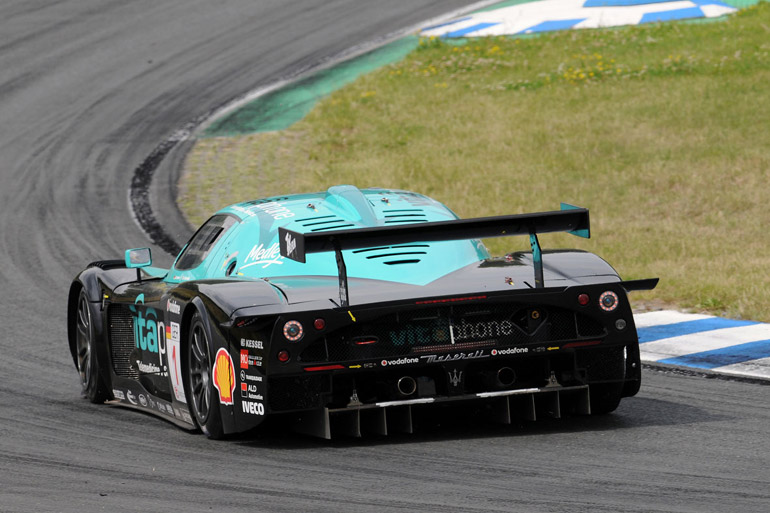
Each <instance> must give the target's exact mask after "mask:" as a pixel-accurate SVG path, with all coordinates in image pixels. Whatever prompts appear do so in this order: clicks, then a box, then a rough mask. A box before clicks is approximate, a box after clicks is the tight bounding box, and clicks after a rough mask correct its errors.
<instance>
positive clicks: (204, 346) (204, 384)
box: [187, 312, 224, 439]
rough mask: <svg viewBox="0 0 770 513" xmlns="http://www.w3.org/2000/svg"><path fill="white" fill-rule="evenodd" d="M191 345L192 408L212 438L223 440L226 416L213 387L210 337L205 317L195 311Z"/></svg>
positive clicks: (189, 344) (189, 362) (188, 380)
mask: <svg viewBox="0 0 770 513" xmlns="http://www.w3.org/2000/svg"><path fill="white" fill-rule="evenodd" d="M188 334H189V335H188V336H189V340H188V343H187V388H188V390H189V392H190V393H189V396H188V397H189V399H188V403H189V404H188V406H189V408H190V411H191V412H192V414H193V417H194V418H195V422H196V423H197V424H198V426H199V427H200V428H201V431H203V432H204V433H205V434H206V436H208V437H209V438H215V439H219V438H222V437H223V436H224V430H223V429H222V416H221V413H220V411H219V404H218V403H215V402H214V399H215V397H217V393H216V390H215V389H214V384H213V374H212V367H213V362H212V360H211V351H210V347H209V336H208V331H207V329H206V325H205V324H204V322H203V317H202V316H201V314H200V313H199V312H195V314H194V315H193V317H192V319H191V321H190V329H189V330H188Z"/></svg>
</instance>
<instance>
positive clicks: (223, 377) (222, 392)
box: [212, 348, 235, 406]
mask: <svg viewBox="0 0 770 513" xmlns="http://www.w3.org/2000/svg"><path fill="white" fill-rule="evenodd" d="M212 374H213V375H214V380H213V381H214V387H216V389H217V391H218V392H219V402H220V403H221V404H224V405H225V406H232V404H233V392H235V373H234V365H233V359H232V358H231V357H230V353H228V352H227V350H226V349H225V348H220V349H219V351H217V356H216V358H214V368H213V369H212Z"/></svg>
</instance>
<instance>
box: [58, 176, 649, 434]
mask: <svg viewBox="0 0 770 513" xmlns="http://www.w3.org/2000/svg"><path fill="white" fill-rule="evenodd" d="M559 231H563V232H569V233H572V234H574V235H577V236H580V237H588V236H589V217H588V211H587V210H586V209H582V208H577V207H572V206H569V205H562V209H561V210H558V211H552V212H541V213H532V214H518V215H505V216H496V217H485V218H477V219H458V218H457V216H456V215H455V214H454V213H453V212H452V211H451V210H449V209H448V208H447V207H446V206H444V205H442V204H441V203H439V202H437V201H435V200H433V199H431V198H428V197H426V196H423V195H421V194H416V193H413V192H408V191H402V190H386V189H365V190H359V189H357V188H355V187H353V186H337V187H332V188H330V189H329V190H328V191H325V192H321V193H316V194H297V195H290V196H281V197H272V198H266V199H261V200H256V201H249V202H244V203H238V204H235V205H231V206H229V207H227V208H224V209H222V210H221V211H219V212H217V213H216V214H215V215H214V216H212V217H211V218H210V219H209V220H208V221H206V222H205V223H204V224H203V225H202V226H201V227H200V228H199V229H198V231H197V232H196V233H195V234H194V235H193V236H192V238H191V239H190V241H189V242H188V243H187V245H185V247H184V248H183V249H182V251H181V252H180V253H179V256H178V257H177V258H176V260H175V261H174V264H173V265H172V266H171V268H170V269H160V268H156V267H152V266H151V263H152V261H151V255H150V250H149V249H147V248H141V249H130V250H128V251H126V254H125V258H124V259H121V260H106V261H99V262H93V263H92V264H90V265H89V266H88V267H87V268H86V269H85V270H84V271H83V272H81V273H80V274H79V275H78V276H77V278H75V280H74V281H73V282H72V285H71V288H70V291H69V302H68V317H67V318H68V335H69V337H68V338H69V346H70V350H71V352H72V357H73V360H74V362H75V365H76V367H77V369H78V371H79V373H80V381H81V384H82V387H83V393H84V395H85V396H86V397H88V399H90V400H91V401H93V402H108V403H110V404H119V405H121V406H126V407H129V408H136V409H141V410H143V411H146V412H151V413H154V414H156V415H158V416H161V417H163V418H165V419H167V420H169V421H171V422H173V423H175V424H177V425H179V426H181V427H184V428H187V429H197V428H200V429H201V430H203V431H204V432H205V433H206V434H207V435H208V436H210V437H212V438H220V437H222V436H224V435H227V434H230V433H240V432H244V431H247V430H251V429H253V428H256V427H257V426H259V425H260V424H262V423H263V422H265V421H266V420H267V419H275V420H281V421H282V422H286V423H288V424H289V425H291V426H292V427H294V428H295V429H297V430H298V431H301V432H306V433H309V434H314V435H318V436H322V437H327V438H328V437H330V436H331V435H332V432H333V431H334V432H338V433H341V434H347V435H353V436H360V435H361V433H362V432H367V431H368V432H373V433H378V434H387V433H388V432H392V431H406V432H411V430H412V429H413V422H412V415H413V413H414V412H415V411H416V410H420V412H421V413H424V412H425V411H426V410H428V413H430V411H429V410H430V409H431V408H440V407H441V406H442V405H463V406H464V407H468V408H472V409H473V411H474V412H482V413H485V414H489V415H490V416H491V417H492V418H493V419H496V420H498V421H501V422H511V421H512V419H515V418H519V417H521V418H525V419H535V418H537V417H540V416H544V415H545V416H550V417H558V416H560V415H562V414H564V413H575V414H589V413H607V412H611V411H613V410H614V409H615V408H616V407H617V406H618V404H619V401H620V400H621V398H622V397H626V396H632V395H634V394H636V393H637V391H638V390H639V385H640V371H641V368H640V367H641V366H640V361H639V344H638V339H637V334H636V328H635V325H634V319H633V316H632V313H631V307H630V305H629V301H628V297H627V292H629V291H632V290H644V289H652V288H654V287H655V285H656V284H657V279H648V280H634V281H622V280H621V279H620V277H619V276H618V274H617V272H616V271H615V270H614V269H613V268H612V267H611V266H610V265H609V264H607V263H606V262H605V261H604V260H602V259H601V258H599V257H598V256H596V255H594V254H592V253H588V252H584V251H577V250H551V251H545V250H542V249H541V247H540V243H539V240H538V234H541V233H549V232H559ZM515 235H523V236H526V237H529V242H530V244H531V251H525V252H512V253H510V254H508V255H505V256H504V257H499V258H492V257H491V256H490V255H489V253H488V252H487V250H486V248H485V247H484V245H483V244H482V243H481V242H480V239H482V238H490V237H502V236H515Z"/></svg>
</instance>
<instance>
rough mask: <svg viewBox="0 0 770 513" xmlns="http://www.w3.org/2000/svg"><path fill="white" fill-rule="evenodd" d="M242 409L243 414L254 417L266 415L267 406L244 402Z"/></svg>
mask: <svg viewBox="0 0 770 513" xmlns="http://www.w3.org/2000/svg"><path fill="white" fill-rule="evenodd" d="M241 407H242V408H243V413H250V414H252V415H264V414H265V405H264V404H262V403H258V402H252V401H242V402H241Z"/></svg>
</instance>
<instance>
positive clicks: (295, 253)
mask: <svg viewBox="0 0 770 513" xmlns="http://www.w3.org/2000/svg"><path fill="white" fill-rule="evenodd" d="M552 232H568V233H571V234H573V235H576V236H578V237H584V238H586V239H587V238H589V237H590V236H591V229H590V222H589V217H588V209H585V208H581V207H575V206H573V205H568V204H566V203H562V204H561V210H555V211H551V212H537V213H531V214H515V215H507V216H494V217H479V218H474V219H457V220H453V221H438V222H429V223H414V224H407V225H398V226H377V227H373V228H357V229H353V230H337V231H328V232H317V233H299V232H295V231H292V230H288V229H286V228H283V227H279V228H278V242H279V244H280V249H281V256H284V257H286V258H290V259H292V260H295V261H297V262H302V263H304V262H305V257H306V255H307V254H309V253H319V252H323V251H334V252H335V254H336V257H337V269H338V271H339V281H340V302H341V306H348V304H349V298H348V287H347V285H348V284H347V270H346V268H345V262H344V260H343V258H342V251H343V250H347V249H360V248H370V247H377V246H382V245H393V244H406V243H410V242H439V241H449V240H466V239H488V238H494V237H511V236H514V235H529V238H530V244H531V246H532V259H533V263H534V267H535V287H537V288H542V287H543V286H544V284H543V259H542V252H541V250H540V242H539V241H538V238H537V234H539V233H552Z"/></svg>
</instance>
